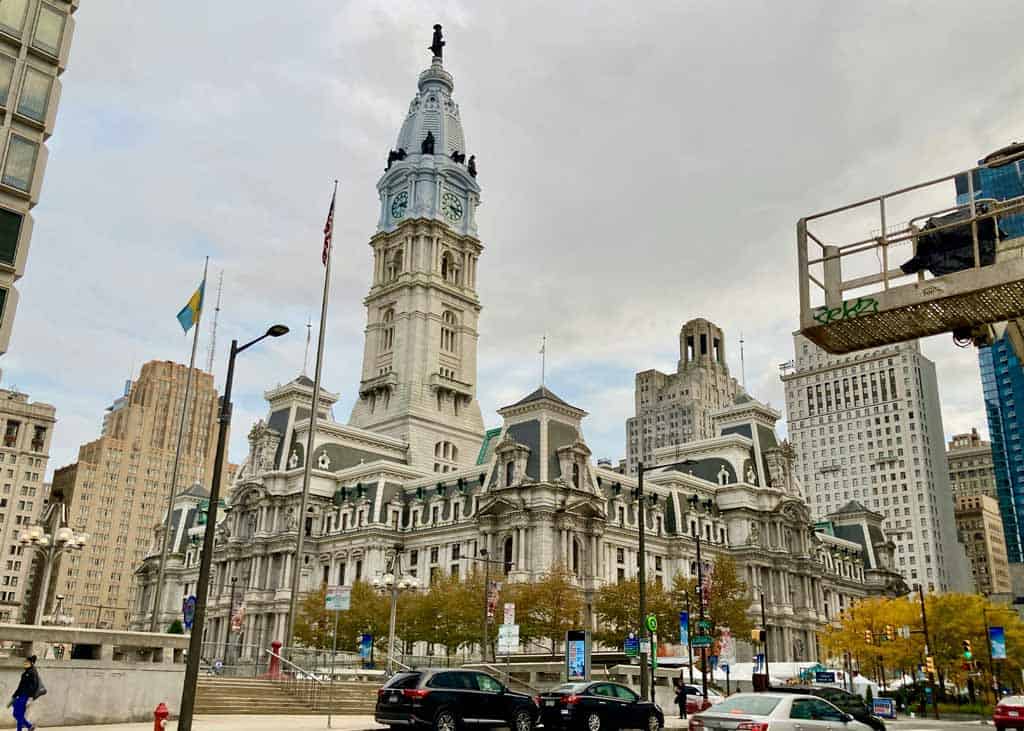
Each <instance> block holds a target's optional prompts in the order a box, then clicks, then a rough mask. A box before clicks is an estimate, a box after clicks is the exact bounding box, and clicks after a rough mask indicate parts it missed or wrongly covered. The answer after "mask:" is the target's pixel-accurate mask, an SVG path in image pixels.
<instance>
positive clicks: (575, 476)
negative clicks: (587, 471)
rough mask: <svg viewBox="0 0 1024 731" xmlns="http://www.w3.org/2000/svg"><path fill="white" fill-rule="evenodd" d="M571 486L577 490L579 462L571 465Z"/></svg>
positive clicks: (578, 484)
mask: <svg viewBox="0 0 1024 731" xmlns="http://www.w3.org/2000/svg"><path fill="white" fill-rule="evenodd" d="M572 486H573V487H576V488H578V487H579V486H580V464H579V462H573V463H572Z"/></svg>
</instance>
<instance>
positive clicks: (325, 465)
mask: <svg viewBox="0 0 1024 731" xmlns="http://www.w3.org/2000/svg"><path fill="white" fill-rule="evenodd" d="M316 464H317V466H318V467H319V468H320V469H322V470H329V469H330V468H331V458H330V457H328V456H327V452H321V453H320V456H319V457H318V458H317V460H316Z"/></svg>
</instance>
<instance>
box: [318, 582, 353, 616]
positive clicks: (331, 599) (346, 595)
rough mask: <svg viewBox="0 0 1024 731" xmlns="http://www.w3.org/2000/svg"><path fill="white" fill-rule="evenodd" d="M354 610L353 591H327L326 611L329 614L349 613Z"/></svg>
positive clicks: (346, 589)
mask: <svg viewBox="0 0 1024 731" xmlns="http://www.w3.org/2000/svg"><path fill="white" fill-rule="evenodd" d="M351 608H352V590H351V589H348V588H343V587H340V586H339V587H336V588H334V589H328V590H327V596H326V599H325V601H324V609H326V610H327V611H329V612H347V611H348V610H349V609H351Z"/></svg>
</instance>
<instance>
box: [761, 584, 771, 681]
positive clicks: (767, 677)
mask: <svg viewBox="0 0 1024 731" xmlns="http://www.w3.org/2000/svg"><path fill="white" fill-rule="evenodd" d="M761 629H763V630H764V680H765V689H766V690H767V689H769V688H771V687H772V676H771V673H769V672H768V614H767V613H766V612H765V610H764V592H763V591H762V592H761Z"/></svg>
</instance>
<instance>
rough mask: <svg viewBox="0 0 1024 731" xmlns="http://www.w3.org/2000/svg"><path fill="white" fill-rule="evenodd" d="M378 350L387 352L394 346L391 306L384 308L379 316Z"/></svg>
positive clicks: (393, 317) (393, 323) (393, 315)
mask: <svg viewBox="0 0 1024 731" xmlns="http://www.w3.org/2000/svg"><path fill="white" fill-rule="evenodd" d="M380 325H381V329H380V352H382V353H387V352H389V351H390V350H391V349H392V348H393V347H394V346H395V311H394V309H392V308H390V307H389V308H388V309H386V310H384V314H383V315H382V316H381V318H380Z"/></svg>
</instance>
